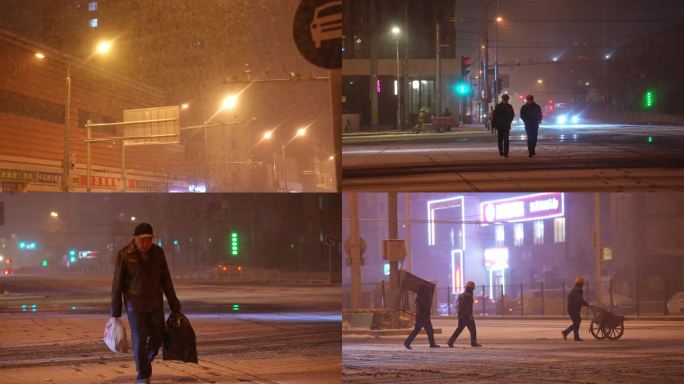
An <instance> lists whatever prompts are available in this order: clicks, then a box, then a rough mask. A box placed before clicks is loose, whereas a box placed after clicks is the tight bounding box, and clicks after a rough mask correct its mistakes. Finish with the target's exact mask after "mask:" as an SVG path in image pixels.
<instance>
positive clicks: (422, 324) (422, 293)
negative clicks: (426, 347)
mask: <svg viewBox="0 0 684 384" xmlns="http://www.w3.org/2000/svg"><path fill="white" fill-rule="evenodd" d="M432 295H433V290H432V289H430V288H428V287H421V288H420V289H419V290H418V295H417V296H416V325H415V327H414V328H413V331H412V332H411V333H410V334H409V335H408V337H407V338H406V340H404V346H405V347H406V349H411V343H412V342H413V339H415V338H416V335H418V332H420V330H421V328H425V332H427V335H428V342H429V343H430V348H439V345H437V344H436V343H435V331H434V330H433V329H432V321H431V320H430V308H431V306H432Z"/></svg>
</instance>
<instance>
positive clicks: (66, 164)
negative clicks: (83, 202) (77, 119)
mask: <svg viewBox="0 0 684 384" xmlns="http://www.w3.org/2000/svg"><path fill="white" fill-rule="evenodd" d="M70 112H71V64H67V76H66V99H65V101H64V158H63V160H62V192H69V169H70V168H71V164H70V163H71V157H70V152H71V150H70V146H69V144H70V143H69V135H70V133H69V131H70V124H71V115H70ZM88 177H90V175H88Z"/></svg>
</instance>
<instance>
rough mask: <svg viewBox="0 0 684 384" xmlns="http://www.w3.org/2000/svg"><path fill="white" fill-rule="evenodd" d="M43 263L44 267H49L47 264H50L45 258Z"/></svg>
mask: <svg viewBox="0 0 684 384" xmlns="http://www.w3.org/2000/svg"><path fill="white" fill-rule="evenodd" d="M41 265H42V266H43V268H45V267H47V265H48V262H47V260H46V259H43V262H42V263H41Z"/></svg>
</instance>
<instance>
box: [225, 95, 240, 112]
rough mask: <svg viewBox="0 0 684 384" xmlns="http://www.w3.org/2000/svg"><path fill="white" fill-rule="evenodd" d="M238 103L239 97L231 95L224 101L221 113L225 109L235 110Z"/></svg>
mask: <svg viewBox="0 0 684 384" xmlns="http://www.w3.org/2000/svg"><path fill="white" fill-rule="evenodd" d="M237 102H238V96H237V95H230V96H228V97H226V98H225V99H223V104H221V111H223V110H224V109H233V108H235V106H236V105H237Z"/></svg>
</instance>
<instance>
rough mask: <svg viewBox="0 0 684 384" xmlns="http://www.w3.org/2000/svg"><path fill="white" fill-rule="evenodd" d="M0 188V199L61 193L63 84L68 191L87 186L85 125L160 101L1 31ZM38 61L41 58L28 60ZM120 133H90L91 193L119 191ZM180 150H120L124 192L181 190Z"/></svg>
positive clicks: (158, 95)
mask: <svg viewBox="0 0 684 384" xmlns="http://www.w3.org/2000/svg"><path fill="white" fill-rule="evenodd" d="M0 51H2V53H3V54H2V55H1V57H0V138H1V140H0V182H2V191H59V190H61V189H62V188H61V187H60V186H61V184H62V175H63V167H62V164H63V160H64V159H65V156H64V141H65V131H66V129H65V105H66V103H67V86H66V83H67V77H69V79H70V82H71V86H70V89H71V94H70V99H69V101H70V109H69V126H70V129H69V136H68V140H69V147H70V153H69V156H68V159H69V180H68V189H69V190H71V191H84V190H86V185H87V178H86V175H87V169H86V168H87V153H86V152H87V151H86V129H85V124H86V122H87V121H91V122H92V123H112V122H121V121H123V111H124V110H127V109H137V108H150V107H160V106H163V105H165V95H164V94H163V93H162V92H161V91H159V90H157V89H155V88H152V87H148V86H145V85H143V84H140V83H139V82H136V81H133V80H130V79H128V78H125V77H122V76H119V75H116V74H113V73H110V72H107V71H104V70H102V69H100V68H99V67H97V66H94V65H92V64H91V63H88V62H85V61H82V60H78V59H75V58H73V57H71V56H68V55H64V54H62V53H60V52H59V51H56V50H54V49H50V48H48V47H46V46H42V45H40V44H38V43H35V42H32V41H30V40H27V39H25V38H22V37H20V36H18V35H15V34H13V33H11V32H8V31H2V32H0ZM37 53H40V54H42V55H43V56H42V58H39V57H37V56H36V54H37ZM121 136H122V129H121V128H116V127H105V128H98V129H94V130H93V138H95V139H98V138H110V137H111V138H112V140H111V141H103V142H97V143H94V144H93V145H92V161H91V172H92V173H91V185H92V188H93V190H94V191H121V190H124V184H123V178H122V171H121V170H122V167H123V166H124V163H123V162H122V159H123V157H122V156H123V155H122V153H123V152H122V141H121V140H119V139H117V137H121ZM183 163H184V148H183V147H182V146H181V145H179V144H165V145H159V146H138V147H133V148H128V149H126V153H125V168H126V176H127V177H126V185H125V190H128V191H169V190H172V189H174V188H181V189H185V190H187V183H186V182H185V181H184V176H185V175H184V172H183V167H182V165H183Z"/></svg>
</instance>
